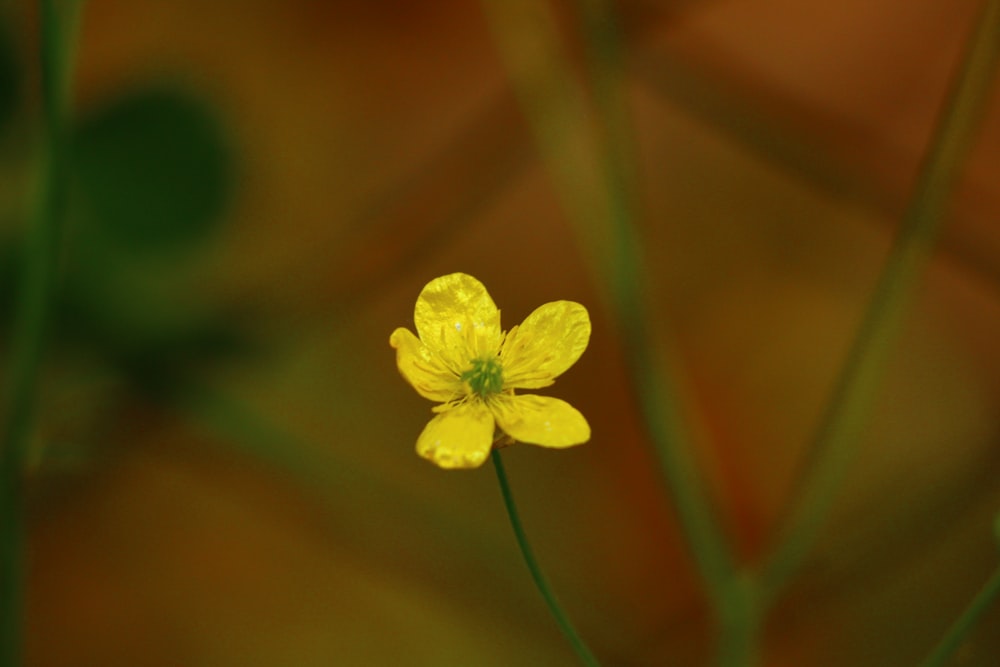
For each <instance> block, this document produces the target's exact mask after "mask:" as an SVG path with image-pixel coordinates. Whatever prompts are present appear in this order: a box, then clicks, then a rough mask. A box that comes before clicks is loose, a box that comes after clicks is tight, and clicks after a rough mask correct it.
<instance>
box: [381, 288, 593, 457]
mask: <svg viewBox="0 0 1000 667" xmlns="http://www.w3.org/2000/svg"><path fill="white" fill-rule="evenodd" d="M413 322H414V324H415V325H416V328H417V335H418V336H419V338H418V337H417V336H414V335H413V333H411V332H410V331H409V330H408V329H405V328H402V327H400V328H399V329H396V330H395V331H393V332H392V336H391V337H390V338H389V344H390V345H392V347H394V348H395V349H396V364H397V365H398V366H399V372H400V373H402V375H403V377H404V378H405V379H406V381H407V382H409V383H410V384H411V385H413V388H414V389H416V390H417V393H419V394H420V395H421V396H423V397H424V398H427V399H430V400H432V401H437V402H439V403H441V405H438V406H436V407H435V408H434V412H437V413H438V414H437V416H436V417H434V418H433V419H432V420H431V421H430V423H428V424H427V426H426V427H425V428H424V430H423V432H422V433H421V434H420V437H419V438H418V439H417V453H418V454H420V455H421V456H423V457H424V458H426V459H430V460H431V461H433V462H434V463H436V464H437V465H439V466H441V467H442V468H476V467H478V466H480V465H482V463H483V462H484V461H485V460H486V457H487V456H488V455H489V453H490V450H491V448H492V447H493V442H494V434H495V433H496V432H497V431H502V432H503V433H505V434H507V435H508V436H510V437H511V438H513V439H514V440H517V441H520V442H525V443H529V444H533V445H541V446H542V447H570V446H572V445H579V444H581V443H584V442H586V441H587V440H589V439H590V426H589V425H588V424H587V420H586V419H584V417H583V415H581V414H580V412H579V411H578V410H577V409H576V408H574V407H573V406H571V405H570V404H569V403H567V402H565V401H561V400H559V399H558V398H552V397H549V396H535V395H531V394H527V395H515V394H514V390H515V389H538V388H541V387H547V386H549V385H550V384H552V383H553V382H554V381H555V379H556V378H557V377H558V376H559V375H561V374H562V373H563V372H565V371H566V370H567V369H568V368H569V367H570V366H572V365H573V364H574V363H575V362H576V360H577V359H579V358H580V355H581V354H583V351H584V350H585V349H586V348H587V342H588V341H589V340H590V316H589V315H588V314H587V309H586V308H584V307H583V306H581V305H580V304H578V303H574V302H573V301H554V302H552V303H546V304H545V305H543V306H540V307H539V308H537V309H536V310H535V312H533V313H531V314H530V315H528V317H527V318H526V319H525V320H524V322H522V323H521V325H520V326H516V327H514V328H513V329H511V330H510V331H508V332H504V331H502V330H501V329H500V311H499V310H498V309H497V307H496V305H495V304H494V303H493V299H491V298H490V295H489V293H488V292H487V291H486V288H485V287H484V286H483V284H482V283H481V282H479V281H478V280H476V279H475V278H473V277H472V276H470V275H466V274H464V273H452V274H450V275H447V276H441V277H440V278H435V279H434V280H432V281H431V282H429V283H428V284H427V286H426V287H424V289H423V291H422V292H420V296H419V297H417V305H416V308H415V309H414V313H413Z"/></svg>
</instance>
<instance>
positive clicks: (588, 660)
mask: <svg viewBox="0 0 1000 667" xmlns="http://www.w3.org/2000/svg"><path fill="white" fill-rule="evenodd" d="M492 458H493V467H494V469H495V470H496V472H497V481H498V482H499V483H500V492H501V493H502V494H503V504H504V507H506V508H507V516H508V517H509V518H510V527H511V528H513V529H514V537H516V538H517V545H518V546H519V547H520V548H521V555H522V556H524V562H525V564H526V565H527V566H528V571H529V572H531V578H532V580H534V582H535V586H536V587H537V588H538V592H539V593H541V594H542V598H543V599H544V600H545V604H546V606H548V608H549V611H550V612H552V616H553V617H554V618H555V620H556V623H557V624H558V625H559V629H560V630H562V633H563V635H565V636H566V639H567V640H568V641H569V643H570V645H571V646H572V647H573V651H575V652H576V655H577V657H579V658H580V662H582V663H583V664H584V665H587V666H588V667H600V663H599V662H597V658H595V657H594V654H593V653H591V652H590V649H589V648H587V645H586V644H584V643H583V640H582V639H580V635H578V634H577V632H576V629H575V628H574V627H573V624H572V623H571V622H570V620H569V617H568V616H566V612H564V611H563V609H562V607H561V606H559V602H558V601H557V600H556V596H555V593H553V592H552V587H551V586H550V585H549V582H548V579H546V577H545V574H544V573H543V572H542V568H541V567H539V565H538V561H537V560H536V559H535V553H534V551H533V550H532V549H531V543H530V542H529V541H528V536H527V534H526V533H525V532H524V527H523V526H522V525H521V517H520V515H519V514H518V512H517V505H516V504H514V494H513V493H511V490H510V484H509V483H508V482H507V473H506V471H505V470H504V467H503V459H502V458H501V457H500V450H498V449H494V450H493V454H492Z"/></svg>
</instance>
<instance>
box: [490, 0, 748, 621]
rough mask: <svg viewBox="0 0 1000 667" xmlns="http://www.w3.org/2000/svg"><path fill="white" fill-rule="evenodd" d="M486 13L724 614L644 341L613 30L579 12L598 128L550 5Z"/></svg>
mask: <svg viewBox="0 0 1000 667" xmlns="http://www.w3.org/2000/svg"><path fill="white" fill-rule="evenodd" d="M483 7H484V9H485V10H486V13H487V16H488V17H489V19H490V25H491V28H492V29H493V32H494V36H495V40H496V43H497V46H498V48H499V50H500V52H501V55H502V56H503V58H504V60H505V62H506V65H507V69H508V71H509V73H510V77H511V81H512V83H513V85H514V89H515V92H516V93H517V94H518V97H519V98H520V101H521V104H522V106H523V108H524V110H525V115H526V117H527V119H528V121H529V123H530V126H531V129H532V131H533V133H534V135H535V140H536V144H537V146H538V147H539V150H540V153H541V157H542V159H543V160H544V163H545V165H546V167H547V169H548V172H549V174H550V175H551V177H552V179H553V183H554V185H555V188H556V192H557V194H558V196H559V198H560V200H561V203H562V205H563V207H564V208H565V210H566V212H567V213H568V215H569V218H570V220H571V221H572V222H573V223H574V224H575V226H576V228H577V229H578V230H579V231H580V232H581V234H580V236H581V238H582V239H583V240H584V242H585V243H584V248H585V250H586V251H587V252H588V253H589V254H590V256H591V259H592V260H593V261H595V262H596V263H597V264H598V266H599V267H600V273H601V274H602V275H604V276H606V277H607V284H608V285H609V287H610V289H609V293H608V294H607V296H608V297H610V298H609V300H608V301H609V304H610V307H611V308H612V309H613V312H614V313H615V314H616V320H617V323H618V325H619V329H620V332H621V336H622V339H623V346H622V347H623V350H624V352H625V354H626V358H627V360H628V365H629V369H630V371H631V376H632V378H633V382H634V388H635V392H636V395H637V400H638V401H639V402H640V407H641V409H642V411H643V414H644V417H645V420H646V424H647V429H648V431H649V434H650V438H651V440H652V441H653V443H654V446H655V448H656V452H657V454H658V455H659V461H660V465H661V468H662V471H663V476H664V478H665V480H666V482H667V484H668V486H669V490H670V492H671V493H672V494H673V498H674V500H675V505H676V507H677V511H678V515H679V517H680V522H681V526H682V529H683V530H684V532H685V535H686V538H687V540H688V543H689V544H690V546H691V549H692V551H693V552H694V554H695V561H696V563H697V566H698V568H699V570H700V572H701V575H702V577H703V578H704V580H705V581H706V584H707V586H708V588H709V590H710V596H711V597H712V598H713V600H714V601H715V602H716V604H717V605H721V604H723V601H724V599H725V598H726V595H727V590H728V588H729V586H730V582H731V580H732V579H733V578H734V576H735V575H734V569H733V566H732V563H731V558H730V555H729V550H728V545H727V544H726V541H725V540H724V538H723V536H722V535H721V533H720V531H719V529H718V526H717V522H716V519H715V517H714V516H713V512H712V510H711V507H710V504H709V501H708V499H707V494H706V492H705V490H704V484H703V481H702V476H701V474H700V472H699V471H698V469H697V466H696V465H695V462H694V460H693V456H692V447H691V446H690V442H689V440H690V439H689V437H688V434H687V432H686V430H685V428H684V426H683V424H682V419H681V411H680V407H679V401H678V399H677V392H676V390H675V389H674V387H673V384H672V382H671V381H670V378H671V377H672V372H671V370H670V368H669V364H668V363H667V360H666V358H665V355H663V354H662V353H661V352H660V350H659V346H658V344H657V342H656V341H654V340H653V337H652V335H651V333H650V326H651V325H650V318H649V313H648V312H647V310H646V307H645V298H644V295H643V288H642V286H643V284H644V282H643V275H644V272H643V270H642V258H641V252H640V250H639V240H638V238H637V237H636V234H635V231H634V229H633V224H634V219H635V217H636V215H635V212H634V210H633V205H634V202H635V199H636V198H635V197H634V196H633V192H632V188H633V182H634V179H633V177H632V174H631V165H632V164H633V160H632V150H631V147H632V140H631V131H630V126H629V119H628V112H627V107H626V105H625V102H624V99H623V96H622V94H621V91H620V86H619V81H618V80H619V74H620V72H619V61H620V52H621V51H620V49H619V47H618V45H617V39H618V37H617V30H616V27H615V25H614V23H613V22H611V20H610V19H611V17H610V14H609V13H608V12H605V11H604V9H603V8H602V7H601V6H600V5H599V4H593V3H590V4H588V5H586V6H585V7H584V10H585V11H586V13H587V19H586V21H585V23H586V25H585V31H586V32H587V47H588V52H589V56H590V60H589V63H590V66H591V68H592V69H593V72H592V73H591V79H592V82H593V85H594V88H595V93H596V97H597V107H598V114H597V118H595V117H594V113H593V109H592V108H591V107H592V105H591V104H590V102H589V101H588V99H587V96H586V94H585V93H584V91H583V90H582V89H581V87H580V86H579V85H578V82H577V80H576V78H575V75H574V73H573V71H572V68H571V67H570V65H569V61H568V58H567V57H566V54H565V49H562V48H560V38H559V31H558V28H557V26H556V21H555V19H554V17H553V16H552V14H551V8H550V7H549V6H548V3H538V2H533V1H532V0H484V1H483ZM605 19H607V20H605Z"/></svg>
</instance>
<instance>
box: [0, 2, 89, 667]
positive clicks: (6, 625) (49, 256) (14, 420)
mask: <svg viewBox="0 0 1000 667" xmlns="http://www.w3.org/2000/svg"><path fill="white" fill-rule="evenodd" d="M67 4H69V5H74V4H75V3H65V2H62V3H60V2H58V0H42V2H41V3H40V24H41V35H40V40H39V42H40V54H39V57H40V59H41V95H42V113H43V123H42V128H41V149H40V164H39V186H40V190H39V192H38V197H39V199H38V202H37V204H36V205H35V209H34V213H33V216H32V220H31V223H30V227H29V228H28V230H27V233H26V238H25V242H24V250H23V253H22V256H21V261H22V267H21V274H20V279H19V283H18V286H17V287H18V292H17V298H16V302H15V303H16V310H15V314H14V330H13V334H12V338H11V350H10V355H11V357H10V369H11V370H10V376H9V378H8V379H9V386H8V399H7V400H8V403H7V406H6V422H5V424H4V426H3V432H2V444H0V447H2V449H0V667H15V666H16V665H19V664H20V662H21V636H22V624H23V618H22V608H23V603H22V595H23V579H24V577H23V569H24V564H23V549H24V544H23V542H24V535H23V533H24V525H23V511H24V493H23V481H24V472H25V461H26V459H27V456H28V449H29V446H30V442H31V433H32V428H33V425H34V421H35V409H36V402H37V400H36V395H37V387H38V371H39V366H40V364H41V357H42V347H43V343H44V337H45V330H46V326H47V323H48V311H49V303H50V301H51V296H52V291H53V285H54V282H55V273H56V264H57V257H56V255H57V252H56V251H57V245H58V239H59V235H60V228H61V226H62V220H63V219H64V217H65V210H66V198H67V184H68V180H67V176H68V174H67V169H68V164H67V161H68V156H67V148H68V146H67V144H68V142H67V139H66V132H67V130H66V118H65V116H66V110H67V107H68V104H67V101H68V100H67V98H68V85H67V84H68V79H69V77H68V70H69V57H68V56H69V53H70V42H71V37H72V34H73V28H74V26H75V23H76V22H75V12H72V11H66V10H65V9H64V8H63V7H64V6H66V5H67ZM74 9H75V7H74Z"/></svg>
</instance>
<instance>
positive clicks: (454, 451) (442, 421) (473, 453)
mask: <svg viewBox="0 0 1000 667" xmlns="http://www.w3.org/2000/svg"><path fill="white" fill-rule="evenodd" d="M494 428H495V425H494V421H493V415H492V413H491V412H490V410H489V408H487V407H486V406H485V405H483V404H482V402H480V401H469V402H468V403H464V404H462V405H460V406H458V407H455V408H452V409H451V410H446V411H445V412H442V413H441V414H439V415H438V416H437V417H435V418H434V419H432V420H431V421H430V422H429V423H428V424H427V426H425V427H424V431H423V433H421V434H420V437H419V438H417V453H418V454H420V455H421V456H422V457H424V458H425V459H428V460H430V461H432V462H434V463H436V464H437V465H438V466H440V467H442V468H478V467H479V466H481V465H482V464H483V461H485V460H486V457H488V456H489V453H490V449H491V448H492V447H493V431H494Z"/></svg>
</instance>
